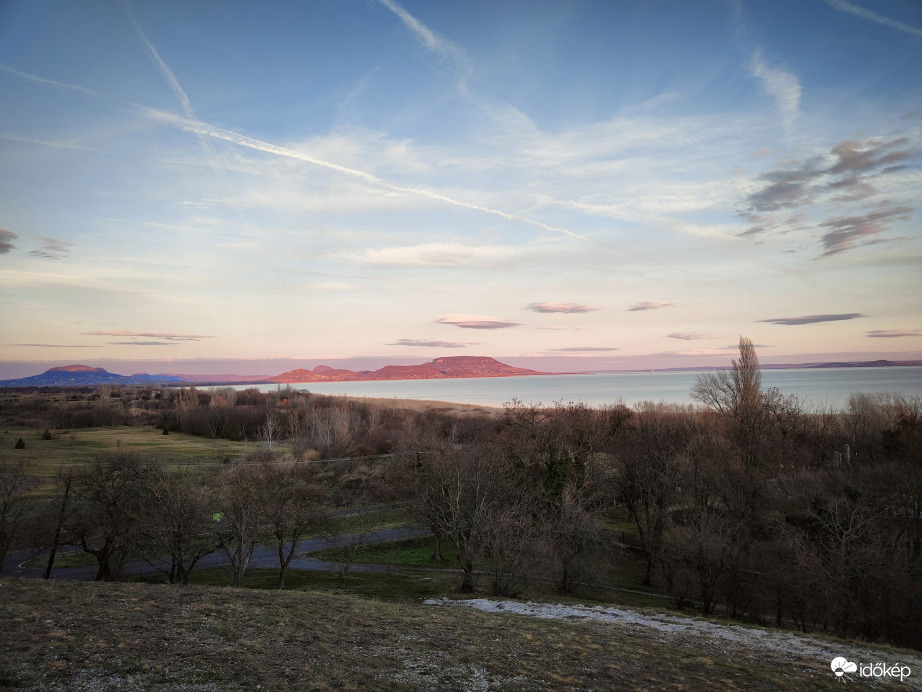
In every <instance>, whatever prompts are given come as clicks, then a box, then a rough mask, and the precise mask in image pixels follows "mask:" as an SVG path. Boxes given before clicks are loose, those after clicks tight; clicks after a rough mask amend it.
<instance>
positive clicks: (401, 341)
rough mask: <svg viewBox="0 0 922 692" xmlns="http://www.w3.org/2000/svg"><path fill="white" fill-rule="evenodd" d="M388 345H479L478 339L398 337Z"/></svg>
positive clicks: (432, 346)
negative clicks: (444, 339)
mask: <svg viewBox="0 0 922 692" xmlns="http://www.w3.org/2000/svg"><path fill="white" fill-rule="evenodd" d="M385 345H386V346H414V347H416V346H419V347H422V348H465V347H467V346H477V345H478V342H476V341H440V340H438V339H397V341H395V342H393V343H389V344H385Z"/></svg>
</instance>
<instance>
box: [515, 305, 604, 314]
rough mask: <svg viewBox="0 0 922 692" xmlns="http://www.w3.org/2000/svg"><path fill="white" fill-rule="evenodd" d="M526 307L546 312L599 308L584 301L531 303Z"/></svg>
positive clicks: (589, 310) (584, 310) (587, 310)
mask: <svg viewBox="0 0 922 692" xmlns="http://www.w3.org/2000/svg"><path fill="white" fill-rule="evenodd" d="M526 309H528V310H531V311H532V312H544V313H559V312H563V313H580V312H593V311H594V310H598V309H599V308H594V307H592V306H591V305H586V304H584V303H529V304H528V305H527V306H526Z"/></svg>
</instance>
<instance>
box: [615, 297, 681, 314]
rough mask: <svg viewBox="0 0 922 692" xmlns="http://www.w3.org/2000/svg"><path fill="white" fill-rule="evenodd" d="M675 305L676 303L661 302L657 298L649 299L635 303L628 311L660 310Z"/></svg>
mask: <svg viewBox="0 0 922 692" xmlns="http://www.w3.org/2000/svg"><path fill="white" fill-rule="evenodd" d="M673 305H675V303H661V302H659V301H657V300H647V301H644V302H643V303H634V304H633V305H632V306H631V307H629V308H628V309H627V310H628V312H637V311H638V310H660V309H662V308H668V307H671V306H673Z"/></svg>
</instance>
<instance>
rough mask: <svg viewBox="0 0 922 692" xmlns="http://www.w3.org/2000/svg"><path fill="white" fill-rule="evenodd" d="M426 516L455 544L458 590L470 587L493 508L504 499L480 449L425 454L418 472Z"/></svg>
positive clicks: (489, 461) (491, 465)
mask: <svg viewBox="0 0 922 692" xmlns="http://www.w3.org/2000/svg"><path fill="white" fill-rule="evenodd" d="M417 492H418V493H419V494H420V495H421V497H422V502H421V504H422V506H424V507H425V508H426V511H427V512H431V514H430V517H429V521H430V523H431V524H432V525H433V527H434V528H436V529H437V530H438V531H439V532H440V533H441V535H443V536H445V537H446V538H447V539H448V540H450V541H451V542H452V543H454V546H455V549H456V551H457V553H458V560H459V562H460V564H461V585H460V587H459V590H460V591H462V592H468V593H469V592H473V591H474V565H475V561H476V559H477V556H478V550H479V549H480V546H481V544H482V542H483V539H484V534H485V533H486V531H487V530H488V522H489V521H490V513H491V511H492V510H493V509H494V508H496V507H499V506H501V505H503V504H505V503H506V502H507V499H508V498H505V497H503V494H502V492H501V488H500V487H499V484H498V483H497V469H496V466H495V464H494V463H493V460H492V459H490V458H489V457H488V456H487V454H486V453H485V452H484V450H481V449H478V448H474V447H467V448H463V449H454V450H450V451H446V452H443V453H441V454H432V455H429V456H427V458H426V460H425V461H424V462H423V465H422V468H421V469H420V470H419V472H418V475H417Z"/></svg>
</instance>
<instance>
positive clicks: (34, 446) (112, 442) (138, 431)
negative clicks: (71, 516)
mask: <svg viewBox="0 0 922 692" xmlns="http://www.w3.org/2000/svg"><path fill="white" fill-rule="evenodd" d="M19 438H22V440H23V442H25V444H26V448H25V449H15V448H14V447H15V445H16V442H17V440H19ZM277 450H278V452H279V454H280V456H281V455H283V454H285V453H287V451H288V450H287V448H282V447H279V448H277ZM125 451H128V452H135V453H137V454H139V455H143V456H146V457H150V458H154V457H159V458H162V459H175V460H177V461H184V462H192V463H200V464H220V463H222V462H223V460H224V459H225V458H227V459H238V458H241V457H243V456H245V455H246V454H247V453H248V452H255V451H257V445H256V443H255V442H249V443H246V442H232V441H230V440H220V439H219V440H210V439H206V438H203V437H195V436H193V435H184V434H183V433H177V432H173V433H170V434H169V435H164V434H163V432H162V431H161V430H158V429H155V428H147V427H127V426H115V427H107V428H80V429H74V430H70V431H67V432H57V433H55V434H54V439H51V440H43V439H42V435H41V433H40V432H38V431H36V430H34V429H33V430H27V429H17V428H11V429H9V430H3V431H0V460H11V461H15V460H19V459H25V460H27V462H28V464H29V467H30V469H31V472H32V473H33V474H34V475H37V476H53V475H54V474H55V472H56V471H57V469H58V468H59V467H60V466H62V465H68V464H85V463H87V462H89V461H91V460H92V459H93V457H94V456H96V455H97V454H100V453H105V452H125Z"/></svg>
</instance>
